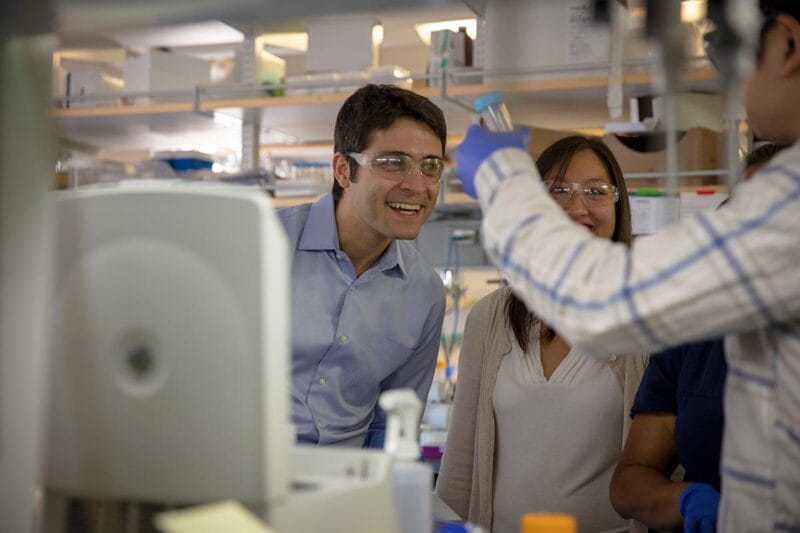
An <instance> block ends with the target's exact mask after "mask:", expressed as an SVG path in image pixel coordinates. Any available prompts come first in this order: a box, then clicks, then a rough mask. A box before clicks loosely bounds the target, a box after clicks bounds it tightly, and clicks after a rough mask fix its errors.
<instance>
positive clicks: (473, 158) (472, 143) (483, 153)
mask: <svg viewBox="0 0 800 533" xmlns="http://www.w3.org/2000/svg"><path fill="white" fill-rule="evenodd" d="M530 136H531V132H530V130H529V129H528V128H516V129H515V130H514V131H504V132H493V131H489V130H487V129H486V128H482V127H480V126H478V125H477V124H473V125H472V126H470V127H469V128H467V135H466V136H465V137H464V140H463V141H462V142H461V144H459V145H458V148H456V150H455V154H456V174H458V177H459V178H460V179H461V184H462V185H463V188H464V192H465V193H467V194H468V195H470V196H472V197H473V198H477V197H478V192H477V191H476V190H475V172H477V170H478V167H479V166H481V163H483V162H484V160H486V159H487V158H488V157H489V156H490V155H492V152H494V151H495V150H500V149H501V148H522V149H523V150H527V149H528V140H529V139H530Z"/></svg>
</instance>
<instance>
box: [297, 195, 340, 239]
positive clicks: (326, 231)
mask: <svg viewBox="0 0 800 533" xmlns="http://www.w3.org/2000/svg"><path fill="white" fill-rule="evenodd" d="M297 249H298V250H338V249H339V236H338V235H337V234H336V217H335V216H334V210H333V195H332V194H331V193H328V194H326V195H324V196H323V197H322V198H320V199H319V200H317V201H316V202H314V203H313V204H311V208H310V209H309V211H308V218H306V223H305V226H304V227H303V234H302V235H301V236H300V242H298V243H297Z"/></svg>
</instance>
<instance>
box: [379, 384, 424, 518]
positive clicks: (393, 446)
mask: <svg viewBox="0 0 800 533" xmlns="http://www.w3.org/2000/svg"><path fill="white" fill-rule="evenodd" d="M378 403H379V404H380V407H381V409H383V410H384V412H385V413H386V444H385V450H386V453H388V454H391V455H393V456H394V457H395V459H396V461H395V463H394V488H395V505H396V508H397V514H398V516H399V517H400V528H401V530H402V531H403V532H404V533H430V531H431V527H432V525H433V510H432V490H433V470H432V469H431V467H430V465H427V464H425V463H423V462H420V461H418V459H419V458H420V445H419V420H420V415H421V414H422V402H421V401H420V399H419V398H418V397H417V395H416V393H415V392H414V391H413V390H411V389H396V390H389V391H386V392H384V393H383V394H381V396H380V399H379V400H378Z"/></svg>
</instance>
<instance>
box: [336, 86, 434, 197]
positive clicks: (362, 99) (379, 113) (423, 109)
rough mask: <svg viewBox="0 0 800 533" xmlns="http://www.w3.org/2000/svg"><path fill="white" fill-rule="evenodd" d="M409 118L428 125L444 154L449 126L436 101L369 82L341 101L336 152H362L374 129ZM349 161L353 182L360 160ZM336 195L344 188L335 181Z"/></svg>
mask: <svg viewBox="0 0 800 533" xmlns="http://www.w3.org/2000/svg"><path fill="white" fill-rule="evenodd" d="M400 118H408V119H411V120H414V121H416V122H419V123H420V124H422V125H424V126H427V127H428V128H430V129H431V131H432V132H433V133H434V134H436V136H437V137H438V138H439V140H440V141H441V142H442V153H444V147H445V142H446V139H447V126H446V125H445V121H444V113H442V110H441V109H439V108H438V107H437V106H436V105H434V103H433V102H431V101H430V100H428V99H427V98H425V97H424V96H420V95H418V94H417V93H415V92H413V91H409V90H407V89H401V88H400V87H397V86H395V85H375V84H369V85H365V86H363V87H361V88H360V89H358V90H357V91H356V92H354V93H353V94H352V95H350V97H349V98H348V99H347V100H345V102H344V104H342V108H341V109H340V110H339V114H338V115H337V116H336V126H335V128H334V131H333V151H334V152H341V153H343V154H345V155H346V154H347V153H348V152H361V151H362V150H364V149H365V148H366V147H367V146H368V145H369V142H370V136H371V135H372V132H373V131H375V130H385V129H388V128H390V127H391V126H392V124H394V122H395V121H396V120H397V119H400ZM348 159H349V161H350V180H351V181H354V177H355V175H356V171H357V170H358V163H356V161H355V160H354V159H353V158H351V157H349V156H348ZM332 192H333V198H334V201H338V200H339V198H341V196H342V192H343V189H342V187H341V186H340V185H339V183H337V182H336V180H335V179H334V180H333V191H332Z"/></svg>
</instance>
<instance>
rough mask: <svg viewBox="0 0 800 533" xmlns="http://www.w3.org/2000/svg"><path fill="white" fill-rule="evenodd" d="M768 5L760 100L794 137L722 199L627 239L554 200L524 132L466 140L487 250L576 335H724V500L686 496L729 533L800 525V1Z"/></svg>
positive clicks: (594, 342)
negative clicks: (589, 225)
mask: <svg viewBox="0 0 800 533" xmlns="http://www.w3.org/2000/svg"><path fill="white" fill-rule="evenodd" d="M760 6H761V10H762V13H763V14H764V16H765V22H764V26H763V29H762V32H761V44H760V49H759V53H758V63H757V67H756V69H755V71H754V72H753V73H752V75H751V76H750V79H749V80H748V82H747V87H746V91H745V93H746V105H747V110H748V114H749V116H750V121H751V125H752V127H753V129H754V130H755V132H756V134H757V135H758V136H759V137H762V138H765V139H769V140H771V141H774V142H779V143H785V144H793V146H791V147H790V148H788V149H786V150H784V151H783V152H782V153H780V154H778V155H777V156H776V157H775V158H774V159H773V160H772V162H771V163H770V164H769V165H767V166H766V167H764V168H763V169H762V170H761V171H760V172H758V173H756V174H755V175H754V176H753V178H752V179H751V180H750V181H748V182H746V183H744V184H742V185H741V186H740V187H739V188H737V190H736V192H735V194H734V195H733V197H732V198H731V201H730V202H728V204H727V205H725V206H724V207H722V208H721V209H719V210H718V211H714V212H710V213H700V214H697V215H695V216H694V217H691V218H688V219H685V220H681V221H680V222H679V223H678V224H675V225H672V226H670V227H668V228H665V229H664V230H663V231H661V232H659V233H657V234H654V235H649V236H644V237H639V238H637V239H636V240H635V241H634V243H633V245H632V246H631V247H630V248H626V247H625V246H624V245H621V244H619V243H611V242H608V241H607V240H603V239H599V238H596V237H593V236H592V235H591V234H590V232H589V231H588V230H586V228H583V227H580V226H578V225H576V224H574V223H573V222H572V221H571V220H570V219H569V218H568V217H567V216H566V215H565V214H564V213H563V211H562V210H561V209H559V207H558V206H557V205H556V204H555V202H553V201H552V200H551V199H550V197H549V195H548V194H547V192H546V191H545V189H544V187H543V186H542V184H541V179H540V177H539V175H538V173H537V171H536V169H535V167H534V165H533V163H532V161H531V159H530V157H529V156H528V154H527V152H526V151H525V150H524V149H523V147H524V145H525V141H526V140H527V139H526V136H527V132H526V131H523V130H515V131H513V132H503V133H493V132H489V131H487V130H484V129H482V128H480V127H478V126H472V127H470V128H469V129H468V132H467V136H466V138H465V140H464V142H463V144H462V145H461V146H460V147H459V148H458V149H457V150H456V158H457V167H456V172H457V174H458V175H459V177H460V178H461V180H462V183H463V184H464V190H465V191H467V192H468V193H471V194H473V195H476V196H477V197H478V198H479V199H480V202H481V207H482V209H483V212H484V221H483V234H484V246H485V248H486V250H487V253H488V254H489V255H490V256H491V257H492V259H493V260H494V261H495V262H496V264H497V265H498V266H500V267H501V268H502V269H503V270H504V272H505V273H506V275H507V277H508V279H509V282H510V284H511V286H512V287H513V288H514V290H515V293H516V294H517V295H519V296H520V297H521V298H522V299H523V301H524V302H525V303H526V305H527V306H528V308H529V309H531V311H532V312H534V313H536V315H537V316H539V317H541V319H542V320H543V321H545V322H546V323H548V324H550V325H551V326H552V327H553V328H554V329H555V330H556V331H558V332H559V334H561V335H562V336H563V337H564V338H566V339H567V341H568V342H569V343H571V344H572V345H573V346H575V347H577V348H579V349H581V350H585V351H586V352H588V353H593V354H596V355H598V356H603V355H607V354H609V353H637V352H642V351H655V350H661V349H664V348H666V347H668V346H674V345H679V344H684V343H688V342H692V341H697V340H700V339H705V338H711V337H716V336H725V353H726V357H727V363H728V376H727V382H726V387H725V393H724V412H725V428H724V435H723V449H722V460H721V465H720V471H721V475H722V497H721V500H720V501H719V506H718V508H717V503H716V501H714V499H713V498H711V497H710V496H709V495H708V494H706V493H704V492H702V491H690V490H688V489H687V491H686V492H685V493H684V494H682V496H681V501H680V507H681V512H682V514H683V516H684V518H685V520H686V523H688V521H689V517H691V520H692V522H693V523H698V522H703V521H704V522H706V523H711V524H713V521H714V520H717V529H718V530H719V531H731V532H738V531H748V532H751V531H800V227H798V226H800V143H799V142H798V139H800V2H799V1H797V0H761V2H760Z"/></svg>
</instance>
